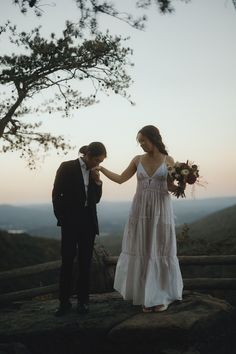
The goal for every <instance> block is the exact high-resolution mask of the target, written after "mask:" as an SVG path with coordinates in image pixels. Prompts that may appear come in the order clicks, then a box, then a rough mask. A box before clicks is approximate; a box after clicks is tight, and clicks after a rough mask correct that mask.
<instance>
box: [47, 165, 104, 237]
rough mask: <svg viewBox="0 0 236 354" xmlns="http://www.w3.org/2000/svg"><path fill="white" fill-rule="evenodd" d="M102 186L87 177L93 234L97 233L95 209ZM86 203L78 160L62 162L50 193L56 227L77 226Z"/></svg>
mask: <svg viewBox="0 0 236 354" xmlns="http://www.w3.org/2000/svg"><path fill="white" fill-rule="evenodd" d="M101 195H102V186H99V185H97V184H96V183H95V182H94V180H93V179H92V178H91V177H89V185H88V200H87V202H88V208H89V211H90V213H91V215H92V220H93V223H94V228H95V233H96V234H98V233H99V228H98V219H97V207H96V204H97V203H98V202H99V201H100V199H101ZM85 201H86V194H85V186H84V179H83V175H82V171H81V166H80V162H79V159H76V160H71V161H66V162H63V163H62V164H61V165H60V167H59V168H58V170H57V173H56V178H55V182H54V187H53V191H52V202H53V209H54V214H55V216H56V218H57V221H58V223H57V225H58V226H63V225H79V224H80V220H81V218H82V217H83V210H84V206H85Z"/></svg>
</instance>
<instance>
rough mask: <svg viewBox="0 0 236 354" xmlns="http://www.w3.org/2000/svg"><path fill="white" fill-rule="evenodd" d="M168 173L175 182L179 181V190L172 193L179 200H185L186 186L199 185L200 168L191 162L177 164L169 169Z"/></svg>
mask: <svg viewBox="0 0 236 354" xmlns="http://www.w3.org/2000/svg"><path fill="white" fill-rule="evenodd" d="M168 173H169V176H170V178H171V180H172V181H173V182H175V181H177V189H176V190H175V191H174V192H172V193H173V194H174V195H175V196H176V197H177V198H179V197H182V198H185V193H184V190H185V188H186V184H192V185H193V184H194V183H199V169H198V166H197V165H195V164H193V163H191V162H189V161H188V160H187V162H176V163H175V164H174V166H169V167H168Z"/></svg>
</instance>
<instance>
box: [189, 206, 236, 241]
mask: <svg viewBox="0 0 236 354" xmlns="http://www.w3.org/2000/svg"><path fill="white" fill-rule="evenodd" d="M189 237H190V238H191V239H197V238H201V239H207V240H208V241H219V240H225V239H227V238H235V240H236V205H233V206H231V207H228V208H225V209H223V210H220V211H217V212H215V213H212V214H210V215H208V216H206V217H204V218H202V219H200V220H197V221H195V222H193V223H191V224H189Z"/></svg>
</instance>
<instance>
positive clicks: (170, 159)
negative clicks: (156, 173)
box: [166, 155, 175, 166]
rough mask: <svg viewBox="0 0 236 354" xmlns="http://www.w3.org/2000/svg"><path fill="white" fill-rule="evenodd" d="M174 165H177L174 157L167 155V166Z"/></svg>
mask: <svg viewBox="0 0 236 354" xmlns="http://www.w3.org/2000/svg"><path fill="white" fill-rule="evenodd" d="M174 163H175V160H174V159H173V157H172V156H169V155H167V156H166V164H167V165H168V166H173V165H174Z"/></svg>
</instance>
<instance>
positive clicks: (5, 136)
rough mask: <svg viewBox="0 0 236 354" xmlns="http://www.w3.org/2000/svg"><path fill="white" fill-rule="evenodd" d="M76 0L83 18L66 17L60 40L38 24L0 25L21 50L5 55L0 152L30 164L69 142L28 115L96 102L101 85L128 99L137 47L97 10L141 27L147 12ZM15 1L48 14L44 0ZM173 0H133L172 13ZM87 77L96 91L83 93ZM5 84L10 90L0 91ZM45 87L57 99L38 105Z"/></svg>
mask: <svg viewBox="0 0 236 354" xmlns="http://www.w3.org/2000/svg"><path fill="white" fill-rule="evenodd" d="M73 1H75V3H76V5H77V7H78V9H79V11H78V14H79V16H78V17H79V20H78V23H76V24H72V23H70V22H67V24H66V28H65V29H64V31H63V36H62V37H61V38H59V39H57V38H56V37H55V35H54V34H51V38H50V39H45V38H43V37H42V36H41V35H40V29H39V28H35V29H33V30H32V31H31V32H30V33H26V32H21V33H18V32H17V29H16V27H15V26H12V25H11V24H10V23H7V24H6V25H5V26H1V27H0V35H2V36H3V35H6V34H8V36H9V40H10V41H11V43H12V44H13V45H15V46H16V47H18V52H20V53H19V54H14V53H13V54H11V55H3V56H0V95H1V96H2V97H3V98H4V99H3V100H2V102H1V103H0V109H1V111H0V139H1V141H3V144H2V146H1V150H0V151H3V152H6V151H14V150H19V151H21V157H26V158H27V159H28V163H29V166H30V167H31V168H32V167H34V166H35V160H36V156H37V153H38V152H39V150H40V148H42V149H43V150H44V151H47V150H48V149H49V148H50V147H51V146H52V147H55V148H56V149H57V150H59V149H61V150H63V151H66V150H67V149H69V148H70V145H69V144H67V143H66V142H65V140H64V138H63V137H62V136H59V137H55V136H53V135H51V134H49V133H44V132H42V131H41V130H40V129H41V122H36V123H26V122H25V121H23V120H22V118H23V117H25V116H26V115H27V114H41V115H43V114H46V112H49V113H52V112H55V111H63V112H64V113H65V116H68V115H69V114H70V112H71V109H72V108H75V107H76V108H79V107H81V106H88V105H91V104H93V103H95V102H96V96H97V93H98V92H99V91H100V90H102V91H106V92H115V93H117V94H121V95H122V96H124V97H126V98H128V99H129V97H128V96H127V93H126V90H127V88H128V87H129V84H130V82H131V79H130V77H129V76H128V75H127V73H126V68H127V66H128V65H130V62H129V59H128V58H129V55H130V54H132V51H131V49H130V48H124V47H122V44H121V43H122V39H121V37H120V36H115V37H112V36H110V35H109V33H108V32H107V33H105V34H101V33H100V32H99V22H98V15H99V14H105V15H109V16H112V17H115V18H117V19H119V20H121V21H124V22H126V23H128V24H129V25H131V26H133V27H135V28H137V29H143V28H144V24H145V21H146V20H147V17H146V16H145V15H142V16H141V17H139V18H135V17H134V16H133V15H132V14H130V13H126V12H120V11H118V10H117V8H116V6H115V5H114V3H110V2H109V3H108V2H107V1H103V0H101V2H100V1H99V0H73ZM180 1H185V2H188V1H189V0H180ZM13 3H14V4H15V5H17V6H19V8H20V10H21V12H22V13H27V11H28V10H29V9H30V8H32V9H33V10H34V11H35V13H36V15H38V16H41V15H42V14H43V9H42V6H43V0H13ZM172 3H173V0H153V1H152V0H139V1H134V4H136V6H137V7H139V8H141V9H142V10H144V9H147V8H149V7H151V6H152V5H153V4H156V6H157V7H158V9H159V11H160V12H161V13H170V12H173V11H174V8H173V6H172ZM88 28H89V29H90V33H91V36H90V39H85V38H84V34H85V33H87V31H85V29H88ZM22 48H24V52H23V53H22V52H21V49H22ZM88 80H90V81H91V83H92V85H93V92H92V93H91V94H90V95H89V96H88V97H83V96H82V95H81V93H80V92H79V91H78V89H77V88H76V85H75V82H76V83H77V84H78V83H80V84H82V82H84V81H88ZM9 87H10V89H9ZM3 88H7V89H6V90H5V91H3V90H2V91H1V89H3ZM44 90H48V91H49V95H50V94H51V93H52V92H53V93H54V98H51V99H49V100H48V101H47V102H44V103H43V104H42V106H41V108H40V107H37V108H34V107H33V106H32V104H31V102H32V99H33V98H34V97H35V96H36V95H38V94H39V93H41V92H42V91H44ZM61 100H62V101H63V102H64V105H63V106H62V105H61V103H60V102H61Z"/></svg>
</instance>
